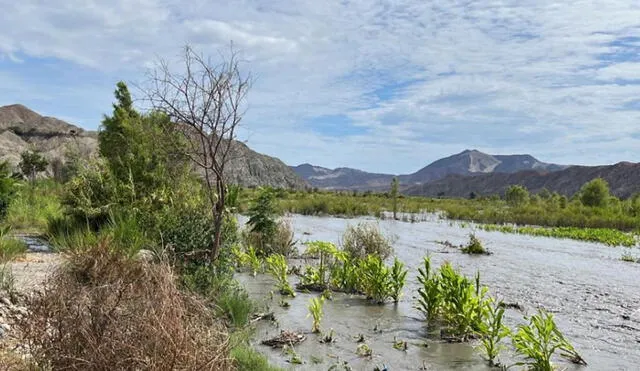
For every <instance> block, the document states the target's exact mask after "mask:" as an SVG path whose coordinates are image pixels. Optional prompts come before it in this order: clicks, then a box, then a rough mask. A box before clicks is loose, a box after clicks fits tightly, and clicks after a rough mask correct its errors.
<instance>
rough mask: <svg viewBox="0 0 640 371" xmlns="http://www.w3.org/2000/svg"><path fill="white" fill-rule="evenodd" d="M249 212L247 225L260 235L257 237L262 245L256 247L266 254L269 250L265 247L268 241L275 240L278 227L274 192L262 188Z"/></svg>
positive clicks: (252, 231)
mask: <svg viewBox="0 0 640 371" xmlns="http://www.w3.org/2000/svg"><path fill="white" fill-rule="evenodd" d="M247 214H248V216H249V220H248V221H247V225H248V226H249V229H250V231H251V233H252V234H256V235H258V237H256V238H257V239H258V240H259V242H260V245H257V246H256V247H257V248H258V249H259V250H260V251H261V252H262V254H263V255H266V254H267V251H265V250H266V249H265V248H267V247H268V243H269V242H271V241H272V240H273V236H274V235H275V234H276V229H277V223H276V219H275V218H276V215H277V209H276V207H275V195H274V193H273V192H272V191H271V190H270V189H268V188H262V189H260V191H259V193H258V196H257V197H256V199H255V200H254V201H253V204H252V205H251V206H250V207H249V210H248V211H247Z"/></svg>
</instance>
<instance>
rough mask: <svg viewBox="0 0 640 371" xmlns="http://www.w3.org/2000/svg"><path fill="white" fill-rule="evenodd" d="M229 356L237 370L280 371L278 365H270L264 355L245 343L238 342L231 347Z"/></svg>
mask: <svg viewBox="0 0 640 371" xmlns="http://www.w3.org/2000/svg"><path fill="white" fill-rule="evenodd" d="M231 358H233V360H234V364H235V366H236V369H237V370H251V371H282V369H280V368H278V367H274V366H271V365H270V364H269V361H268V360H267V358H266V357H265V356H264V355H262V354H261V353H259V352H258V351H256V350H255V349H253V348H252V347H251V346H249V345H246V344H240V345H238V346H236V347H234V348H233V349H231Z"/></svg>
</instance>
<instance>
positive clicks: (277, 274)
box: [267, 254, 296, 297]
mask: <svg viewBox="0 0 640 371" xmlns="http://www.w3.org/2000/svg"><path fill="white" fill-rule="evenodd" d="M267 270H268V271H269V273H271V275H272V276H273V278H275V279H276V281H277V287H278V291H280V294H282V295H288V296H292V297H293V296H296V294H295V292H293V288H292V287H291V285H290V284H289V279H288V277H287V272H288V271H289V268H288V266H287V259H286V258H285V257H284V256H283V255H280V254H274V255H271V256H268V257H267Z"/></svg>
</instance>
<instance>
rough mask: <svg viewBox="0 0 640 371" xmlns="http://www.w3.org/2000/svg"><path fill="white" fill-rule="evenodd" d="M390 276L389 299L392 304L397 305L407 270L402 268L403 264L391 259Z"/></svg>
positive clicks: (396, 259)
mask: <svg viewBox="0 0 640 371" xmlns="http://www.w3.org/2000/svg"><path fill="white" fill-rule="evenodd" d="M390 274H391V298H392V299H393V302H394V303H397V302H398V301H399V300H400V296H402V288H403V287H404V284H405V283H406V281H407V270H406V269H405V268H404V264H403V263H402V262H401V261H400V260H398V258H395V259H393V265H392V266H391V270H390Z"/></svg>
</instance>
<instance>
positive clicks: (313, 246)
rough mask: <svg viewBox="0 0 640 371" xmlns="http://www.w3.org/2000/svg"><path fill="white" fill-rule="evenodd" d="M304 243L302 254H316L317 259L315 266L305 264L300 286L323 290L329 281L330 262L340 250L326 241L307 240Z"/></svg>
mask: <svg viewBox="0 0 640 371" xmlns="http://www.w3.org/2000/svg"><path fill="white" fill-rule="evenodd" d="M306 245H307V250H306V251H305V253H304V255H310V256H317V257H318V258H319V261H318V267H317V268H313V267H310V266H307V269H306V270H305V275H304V277H303V284H302V285H301V286H303V287H301V288H308V289H314V290H316V291H324V290H325V289H326V288H327V287H328V283H329V273H330V264H331V263H332V262H333V261H334V260H335V257H336V256H338V255H340V251H339V250H338V248H337V247H336V245H334V244H333V243H331V242H326V241H313V242H307V244H306Z"/></svg>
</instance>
